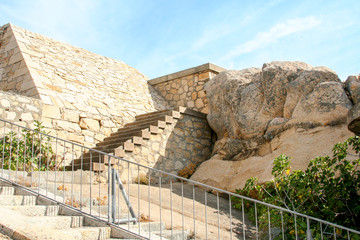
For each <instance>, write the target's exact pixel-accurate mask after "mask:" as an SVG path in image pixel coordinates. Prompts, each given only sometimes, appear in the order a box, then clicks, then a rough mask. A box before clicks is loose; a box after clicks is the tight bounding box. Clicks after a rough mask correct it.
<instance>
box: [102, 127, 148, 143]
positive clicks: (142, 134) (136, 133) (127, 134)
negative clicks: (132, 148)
mask: <svg viewBox="0 0 360 240" xmlns="http://www.w3.org/2000/svg"><path fill="white" fill-rule="evenodd" d="M132 136H136V137H142V138H143V139H149V138H150V137H151V132H150V131H149V129H142V130H136V131H131V132H125V133H122V132H120V133H119V134H116V135H113V136H111V137H107V138H104V140H103V141H104V142H107V141H113V140H116V139H118V138H122V137H132Z"/></svg>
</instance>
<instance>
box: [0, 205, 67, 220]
mask: <svg viewBox="0 0 360 240" xmlns="http://www.w3.org/2000/svg"><path fill="white" fill-rule="evenodd" d="M1 208H6V209H10V210H14V211H17V212H19V213H21V214H23V215H25V216H30V217H33V216H57V215H58V214H59V209H60V207H59V206H58V205H46V206H45V205H34V206H2V207H1Z"/></svg>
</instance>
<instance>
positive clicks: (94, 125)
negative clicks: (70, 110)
mask: <svg viewBox="0 0 360 240" xmlns="http://www.w3.org/2000/svg"><path fill="white" fill-rule="evenodd" d="M79 126H80V127H81V129H88V130H90V131H94V132H99V130H100V124H99V121H97V120H94V119H91V118H81V119H80V123H79Z"/></svg>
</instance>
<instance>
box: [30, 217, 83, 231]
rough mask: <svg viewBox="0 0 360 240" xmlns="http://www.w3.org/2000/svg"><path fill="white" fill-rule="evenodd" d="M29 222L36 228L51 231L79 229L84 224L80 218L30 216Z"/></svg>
mask: <svg viewBox="0 0 360 240" xmlns="http://www.w3.org/2000/svg"><path fill="white" fill-rule="evenodd" d="M31 220H32V222H33V223H36V225H37V226H38V227H40V226H42V227H44V228H52V229H66V228H80V227H82V226H83V222H84V218H83V217H82V216H32V217H31Z"/></svg>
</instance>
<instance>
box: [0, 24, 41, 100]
mask: <svg viewBox="0 0 360 240" xmlns="http://www.w3.org/2000/svg"><path fill="white" fill-rule="evenodd" d="M0 90H2V91H11V92H17V93H19V94H22V95H25V96H30V97H35V96H37V95H38V94H37V90H36V88H35V85H34V82H33V81H32V79H31V76H30V73H29V70H28V68H27V66H26V63H25V60H24V58H23V55H22V53H21V51H20V48H19V46H18V44H17V41H16V38H15V35H14V34H13V30H12V25H11V24H6V25H4V26H2V27H0Z"/></svg>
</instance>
